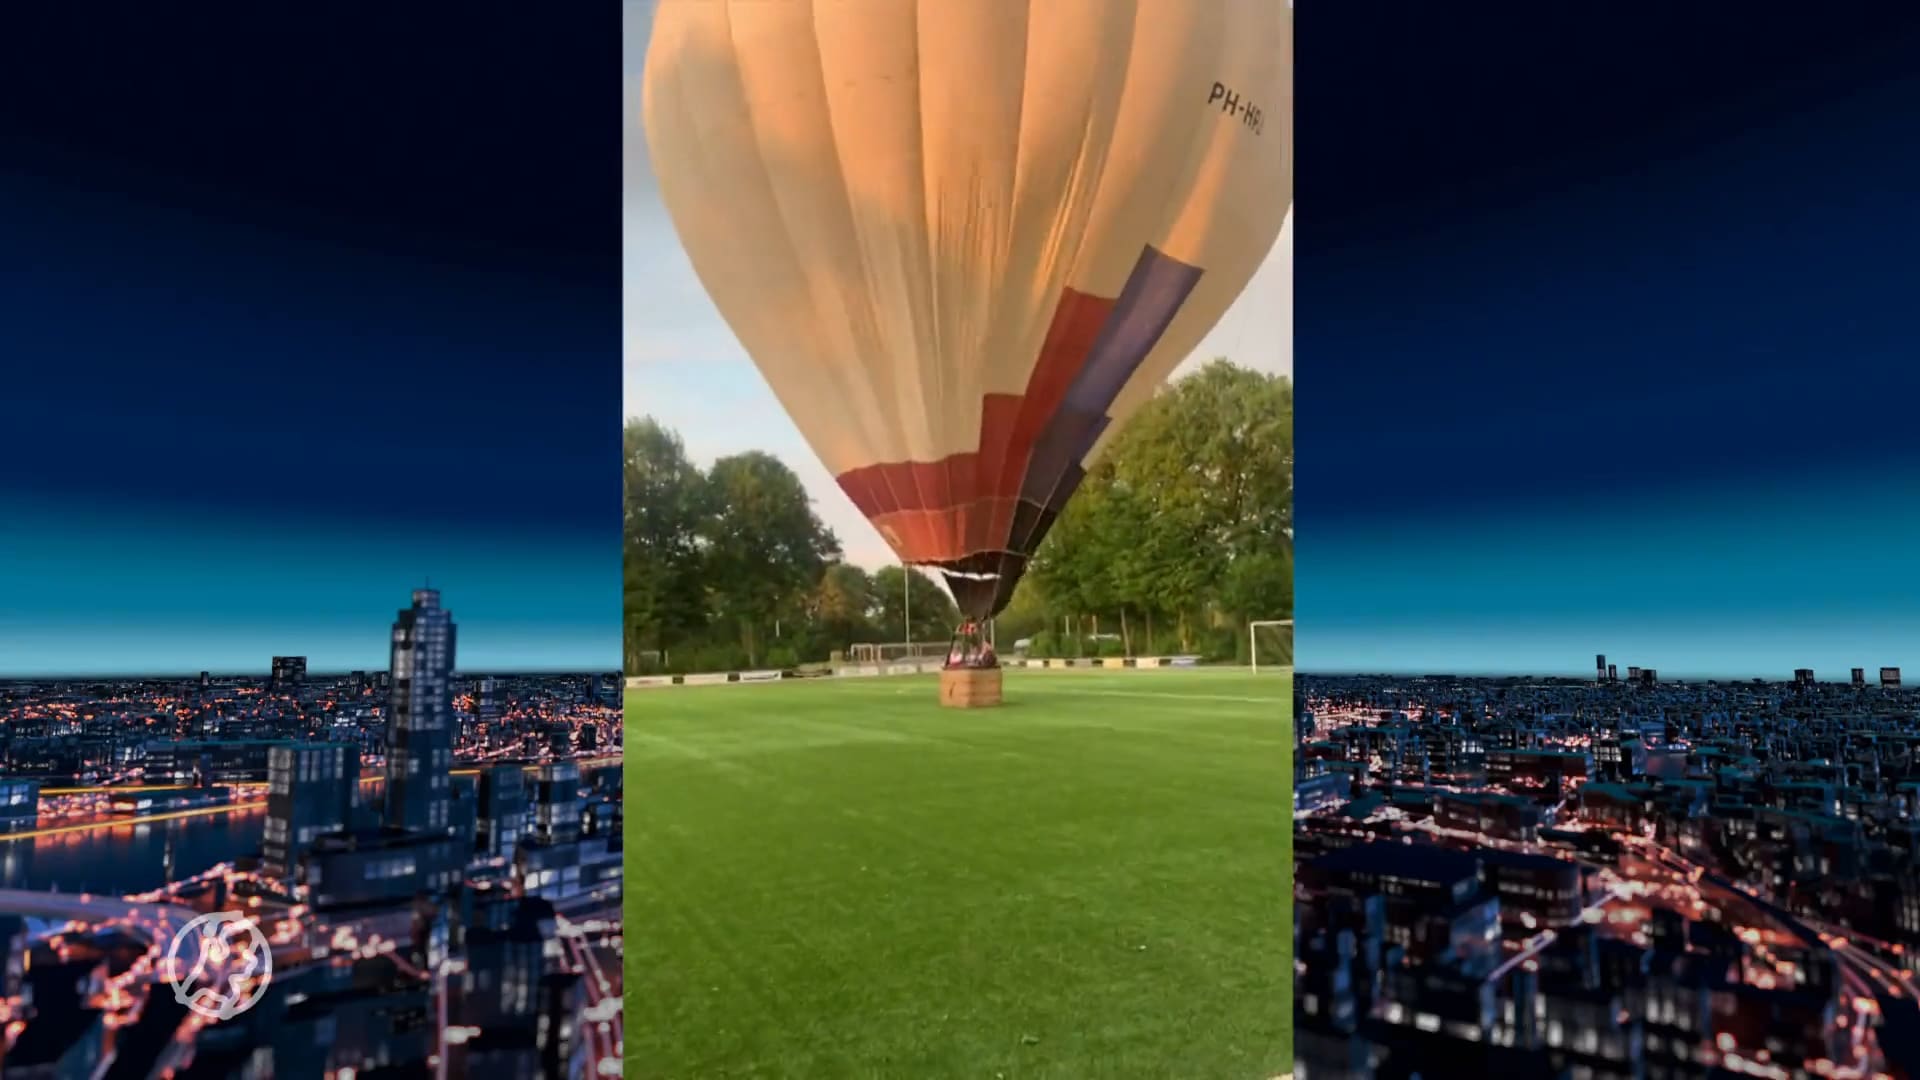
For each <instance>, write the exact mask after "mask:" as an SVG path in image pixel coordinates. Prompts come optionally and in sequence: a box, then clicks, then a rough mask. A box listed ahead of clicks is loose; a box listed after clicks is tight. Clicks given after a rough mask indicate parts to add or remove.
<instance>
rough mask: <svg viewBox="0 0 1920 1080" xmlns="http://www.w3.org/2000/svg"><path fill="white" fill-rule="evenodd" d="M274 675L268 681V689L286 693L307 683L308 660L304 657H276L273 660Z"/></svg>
mask: <svg viewBox="0 0 1920 1080" xmlns="http://www.w3.org/2000/svg"><path fill="white" fill-rule="evenodd" d="M271 671H272V674H271V675H270V676H268V679H267V689H269V690H278V691H281V692H283V693H284V692H286V691H289V690H293V689H295V688H297V687H299V686H300V684H302V683H304V682H306V681H307V658H306V657H304V656H276V657H274V658H273V667H272V668H271Z"/></svg>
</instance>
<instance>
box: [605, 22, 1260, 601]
mask: <svg viewBox="0 0 1920 1080" xmlns="http://www.w3.org/2000/svg"><path fill="white" fill-rule="evenodd" d="M625 8H626V34H625V38H626V40H625V54H626V59H625V66H626V70H625V85H624V95H625V102H624V110H623V112H624V123H625V125H626V128H625V135H626V138H625V144H626V150H625V192H624V203H625V215H624V223H623V226H622V228H623V232H624V238H625V254H624V257H623V258H624V265H623V268H622V269H623V278H624V289H625V297H624V305H623V306H624V320H625V339H624V343H625V359H624V367H625V390H624V393H623V404H624V406H625V410H626V415H627V416H629V417H634V416H652V417H654V418H655V419H657V420H659V421H660V422H661V423H663V424H665V425H667V426H668V427H670V428H672V429H674V430H676V431H678V432H679V433H680V437H681V438H682V439H684V440H686V444H687V452H688V454H689V455H691V456H692V458H693V459H694V461H695V462H696V463H697V464H699V465H702V466H704V465H707V464H709V463H711V462H712V461H713V460H714V459H715V458H719V457H724V456H725V455H727V454H735V453H740V452H742V451H746V450H764V451H766V452H768V453H771V454H773V455H774V456H776V457H778V458H780V459H781V460H782V461H784V462H786V463H787V464H788V465H789V466H791V467H792V468H793V470H794V471H795V472H796V473H798V474H799V476H800V479H801V481H802V482H803V483H805V484H806V486H807V490H808V492H809V493H811V494H812V496H813V499H814V504H815V507H816V509H817V510H818V512H819V514H820V517H821V520H823V521H824V522H826V524H827V526H828V527H829V528H831V529H832V530H833V532H834V535H836V536H838V537H839V538H840V543H841V546H842V547H843V548H844V549H845V551H846V559H847V561H848V562H851V563H854V564H856V565H859V566H864V567H866V568H868V569H874V568H877V567H880V566H885V565H888V564H890V563H892V562H894V561H895V558H894V556H893V553H892V550H891V549H890V548H888V547H887V544H886V541H884V540H882V539H881V538H880V535H879V533H877V532H875V531H874V529H873V527H872V526H871V525H869V524H868V523H867V520H866V518H864V517H863V516H861V514H860V512H859V511H858V510H856V509H855V508H854V506H853V503H852V502H851V501H850V500H849V499H848V498H847V497H846V495H845V494H844V493H843V492H842V491H841V490H840V488H839V485H837V484H835V483H834V480H833V477H832V476H831V475H830V474H829V473H828V472H827V470H826V468H825V466H823V465H821V464H820V462H819V461H818V459H816V458H815V457H814V455H813V451H812V450H811V449H810V448H809V447H808V446H807V444H806V440H804V439H802V438H801V437H800V432H799V430H798V429H797V428H795V427H794V425H793V421H791V420H789V419H788V418H787V414H786V412H785V410H783V409H782V408H781V406H780V403H779V401H778V400H776V399H775V398H774V396H773V391H772V390H770V389H768V387H767V384H766V381H765V380H764V379H762V378H761V377H760V372H759V370H758V369H757V368H755V367H754V365H753V361H752V359H751V358H749V357H748V356H747V353H746V350H744V349H742V348H741V347H740V343H739V342H738V341H736V340H735V339H734V336H733V332H732V331H731V330H729V329H728V328H727V324H726V322H725V321H724V320H722V319H721V318H720V313H719V312H718V311H717V310H716V309H715V308H714V306H713V301H711V300H709V299H708V298H707V294H706V290H704V289H703V288H701V286H700V281H699V279H698V278H697V277H695V276H694V273H693V267H692V264H690V263H689V262H688V260H687V256H686V253H685V251H683V250H682V249H681V247H680V240H679V237H678V236H676V235H675V234H674V231H673V224H672V222H671V221H669V220H668V218H667V213H666V209H665V208H664V207H663V206H662V205H661V204H660V195H659V191H658V189H657V188H656V186H655V184H654V179H653V172H652V169H651V168H650V167H649V166H648V164H647V144H646V138H645V135H644V134H643V132H642V131H641V127H640V68H641V64H642V61H643V60H644V58H645V56H646V31H647V25H648V23H649V22H650V20H651V17H652V12H651V4H650V3H649V2H648V0H625ZM1292 283H1293V219H1292V216H1291V215H1289V216H1288V219H1287V224H1286V227H1285V228H1284V229H1283V231H1282V232H1281V234H1280V241H1279V242H1278V243H1277V244H1275V245H1274V249H1273V253H1272V254H1271V255H1269V256H1268V258H1267V261H1266V263H1265V264H1264V265H1262V266H1261V268H1260V270H1259V272H1257V273H1256V274H1255V275H1254V277H1253V280H1252V281H1251V282H1250V283H1249V284H1248V286H1247V289H1246V291H1245V292H1244V293H1242V294H1241V296H1240V299H1239V301H1238V302H1236V303H1235V304H1234V306H1233V307H1232V308H1231V309H1230V310H1228V312H1227V314H1226V315H1225V316H1224V317H1223V318H1222V319H1221V320H1220V323H1219V324H1218V325H1217V326H1215V327H1214V329H1213V331H1212V333H1210V334H1208V335H1207V337H1206V339H1205V340H1204V341H1202V342H1201V343H1200V347H1199V348H1198V349H1195V350H1194V353H1193V356H1192V357H1191V358H1189V359H1188V360H1187V362H1186V363H1185V364H1183V365H1182V367H1181V371H1178V372H1175V374H1174V377H1175V378H1179V377H1180V375H1181V374H1182V373H1183V372H1185V371H1186V370H1189V369H1190V368H1191V367H1193V366H1195V365H1198V364H1202V363H1205V362H1206V361H1208V360H1210V359H1212V358H1214V357H1216V356H1228V357H1231V358H1232V359H1233V360H1234V361H1235V362H1236V363H1238V364H1241V365H1242V366H1245V367H1251V368H1256V369H1259V370H1262V371H1272V372H1277V373H1282V374H1288V375H1291V374H1292V373H1293V288H1292Z"/></svg>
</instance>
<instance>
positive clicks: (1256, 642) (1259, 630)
mask: <svg viewBox="0 0 1920 1080" xmlns="http://www.w3.org/2000/svg"><path fill="white" fill-rule="evenodd" d="M1247 658H1248V661H1249V662H1250V663H1251V664H1252V665H1253V673H1254V674H1255V675H1258V674H1260V669H1261V668H1263V667H1264V668H1266V669H1267V670H1268V671H1275V672H1277V671H1284V670H1286V669H1287V668H1290V667H1292V666H1293V620H1292V619H1261V620H1257V621H1255V622H1251V623H1248V624H1247Z"/></svg>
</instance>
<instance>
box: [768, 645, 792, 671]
mask: <svg viewBox="0 0 1920 1080" xmlns="http://www.w3.org/2000/svg"><path fill="white" fill-rule="evenodd" d="M767 666H768V667H770V668H780V669H782V670H785V669H787V668H794V667H799V666H800V654H799V653H797V652H795V651H794V650H793V648H792V647H791V646H788V645H775V646H774V647H773V648H771V649H768V650H767Z"/></svg>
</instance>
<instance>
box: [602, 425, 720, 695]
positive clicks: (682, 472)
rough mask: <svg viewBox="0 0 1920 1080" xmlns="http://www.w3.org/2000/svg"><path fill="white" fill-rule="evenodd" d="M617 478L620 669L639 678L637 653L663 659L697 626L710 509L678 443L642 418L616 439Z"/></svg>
mask: <svg viewBox="0 0 1920 1080" xmlns="http://www.w3.org/2000/svg"><path fill="white" fill-rule="evenodd" d="M621 474H622V486H623V488H624V493H623V499H624V511H623V517H624V534H625V544H624V548H625V550H624V553H623V554H624V558H623V560H622V561H623V569H622V583H623V593H624V610H625V613H626V614H625V621H626V625H625V630H626V632H625V640H626V648H625V652H626V663H627V669H628V670H629V671H639V670H643V669H644V668H645V667H647V666H648V665H646V664H643V663H642V659H641V654H642V653H643V652H652V651H661V652H664V651H666V650H667V649H668V648H670V647H671V646H672V645H673V643H674V641H675V639H676V637H677V636H679V635H682V634H686V633H689V632H691V631H694V630H696V629H698V628H699V627H701V626H702V625H703V624H704V622H705V612H704V606H705V605H704V603H703V600H702V593H703V587H702V584H701V582H702V578H703V576H704V575H703V566H702V544H703V541H702V536H701V534H702V531H703V529H704V526H705V524H706V521H707V518H708V516H709V513H710V504H709V502H708V499H707V494H708V493H707V487H706V478H705V477H704V476H702V475H701V473H700V470H699V469H697V468H695V467H694V465H693V463H692V462H691V461H689V460H688V459H687V453H686V447H685V445H684V444H682V443H681V441H680V437H679V436H678V435H675V434H674V433H673V432H671V431H668V430H667V429H666V428H664V427H662V426H661V425H660V424H659V423H658V422H657V421H654V420H652V419H650V418H641V419H636V420H629V421H627V424H626V427H625V429H624V430H623V431H622V432H621Z"/></svg>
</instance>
